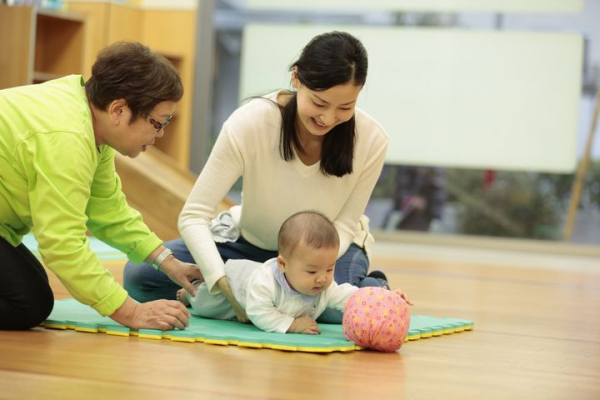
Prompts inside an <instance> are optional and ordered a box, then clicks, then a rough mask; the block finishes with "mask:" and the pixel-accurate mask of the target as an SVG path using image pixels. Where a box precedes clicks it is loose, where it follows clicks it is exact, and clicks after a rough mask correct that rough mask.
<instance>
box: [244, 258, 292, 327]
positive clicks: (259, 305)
mask: <svg viewBox="0 0 600 400" xmlns="http://www.w3.org/2000/svg"><path fill="white" fill-rule="evenodd" d="M264 272H265V270H261V271H256V273H254V274H253V276H252V277H251V278H250V280H249V281H248V291H247V294H246V314H248V318H250V321H252V323H253V324H254V325H256V327H258V328H259V329H262V330H263V331H266V332H279V333H286V332H287V331H288V329H289V328H290V326H291V325H292V323H293V322H294V317H292V316H290V315H287V314H284V313H282V312H281V311H279V310H278V309H277V307H276V306H275V301H274V298H273V297H274V292H275V285H276V283H275V281H274V279H273V278H272V276H269V275H268V274H266V273H264Z"/></svg>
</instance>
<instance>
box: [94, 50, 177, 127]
mask: <svg viewBox="0 0 600 400" xmlns="http://www.w3.org/2000/svg"><path fill="white" fill-rule="evenodd" d="M85 90H86V93H87V97H88V100H89V101H90V103H92V104H93V105H94V106H95V107H96V108H99V109H101V110H106V108H107V107H108V105H109V104H110V103H111V102H112V101H114V100H118V99H125V101H127V106H128V107H129V108H130V109H131V112H132V117H131V121H130V123H131V122H133V121H135V120H136V119H137V118H138V117H146V116H148V115H149V114H150V112H151V111H152V110H153V109H154V107H156V105H157V104H158V103H161V102H163V101H174V102H178V101H179V100H181V97H182V96H183V84H182V83H181V77H180V76H179V72H177V70H176V69H175V67H174V66H173V64H171V62H170V61H169V60H167V59H166V58H165V57H163V56H161V55H160V54H156V53H153V52H152V51H151V50H150V49H149V48H148V47H146V46H144V45H143V44H141V43H138V42H117V43H114V44H112V45H110V46H108V47H106V48H105V49H104V50H102V51H101V52H100V53H99V54H98V58H97V59H96V62H95V63H94V66H93V67H92V76H91V77H90V79H88V81H87V82H86V83H85Z"/></svg>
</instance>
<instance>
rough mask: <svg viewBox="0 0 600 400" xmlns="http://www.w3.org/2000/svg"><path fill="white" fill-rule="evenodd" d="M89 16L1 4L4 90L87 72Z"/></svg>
mask: <svg viewBox="0 0 600 400" xmlns="http://www.w3.org/2000/svg"><path fill="white" fill-rule="evenodd" d="M84 32H85V17H84V16H83V15H82V14H79V13H76V12H73V11H62V10H45V9H38V8H35V7H29V6H5V5H0V36H1V37H3V38H10V39H12V40H3V41H2V42H0V60H2V61H0V89H2V88H7V87H13V86H22V85H28V84H31V83H40V82H44V81H47V80H50V79H55V78H59V77H61V76H65V75H69V74H81V73H82V72H83V55H84Z"/></svg>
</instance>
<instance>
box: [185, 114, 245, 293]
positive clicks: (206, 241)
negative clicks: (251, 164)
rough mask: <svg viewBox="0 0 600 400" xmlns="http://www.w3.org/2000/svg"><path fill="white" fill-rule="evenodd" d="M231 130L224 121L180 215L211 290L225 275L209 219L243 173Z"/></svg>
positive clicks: (215, 291)
mask: <svg viewBox="0 0 600 400" xmlns="http://www.w3.org/2000/svg"><path fill="white" fill-rule="evenodd" d="M230 130H231V124H229V123H228V122H226V123H225V124H224V125H223V129H222V130H221V133H220V134H219V137H218V138H217V141H216V143H215V146H214V147H213V149H212V151H211V154H210V157H209V158H208V161H207V163H206V165H205V166H204V169H203V170H202V172H201V173H200V176H199V177H198V180H197V181H196V183H195V185H194V187H193V189H192V192H191V193H190V195H189V197H188V199H187V201H186V203H185V205H184V207H183V210H182V212H181V215H180V216H179V232H180V233H181V236H182V238H183V240H184V242H185V244H186V245H187V247H188V249H189V250H190V253H191V254H192V256H193V257H194V260H195V261H196V264H197V265H198V267H200V271H201V272H202V275H203V276H204V280H205V282H206V284H207V286H208V288H209V291H210V292H211V293H219V292H220V289H219V288H218V286H215V284H216V282H217V281H218V280H219V279H220V278H222V277H223V276H225V266H224V264H223V260H222V259H221V256H220V255H219V251H218V250H217V246H216V245H215V242H214V240H213V236H212V233H211V232H210V229H209V227H210V221H211V219H212V218H214V217H215V216H216V214H217V207H218V205H219V203H220V202H221V201H222V200H223V199H224V198H225V196H226V195H227V192H228V191H229V189H231V187H232V186H233V184H234V183H235V181H236V180H237V179H238V178H239V177H240V176H242V174H243V172H244V160H243V158H242V155H241V152H240V151H239V148H238V146H237V144H236V143H235V141H234V140H233V135H232V134H231V132H230Z"/></svg>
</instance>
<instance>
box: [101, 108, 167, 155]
mask: <svg viewBox="0 0 600 400" xmlns="http://www.w3.org/2000/svg"><path fill="white" fill-rule="evenodd" d="M175 106H176V103H175V102H173V101H163V102H161V103H158V104H157V105H156V107H154V109H153V110H152V111H151V112H150V115H149V118H151V119H153V120H154V123H151V122H150V121H149V118H145V117H142V116H140V117H138V118H136V120H135V121H133V122H132V123H130V121H131V116H132V114H131V110H130V109H129V107H128V106H127V103H126V102H125V100H115V101H113V102H112V103H111V104H110V105H109V107H108V116H109V120H110V129H106V130H105V131H104V134H102V137H101V140H99V141H97V142H99V143H97V144H107V145H108V146H110V147H112V148H113V149H115V150H116V151H118V152H119V153H121V154H123V155H124V156H127V157H131V158H135V157H137V156H138V155H139V154H140V153H141V152H142V151H146V148H147V147H148V146H152V145H153V144H154V142H155V141H156V139H159V138H161V137H163V135H164V133H165V132H164V131H165V130H164V129H160V130H159V131H157V129H156V128H155V125H156V124H157V123H158V124H162V123H164V122H165V121H166V120H167V119H168V118H170V116H171V115H173V112H174V111H175Z"/></svg>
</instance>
